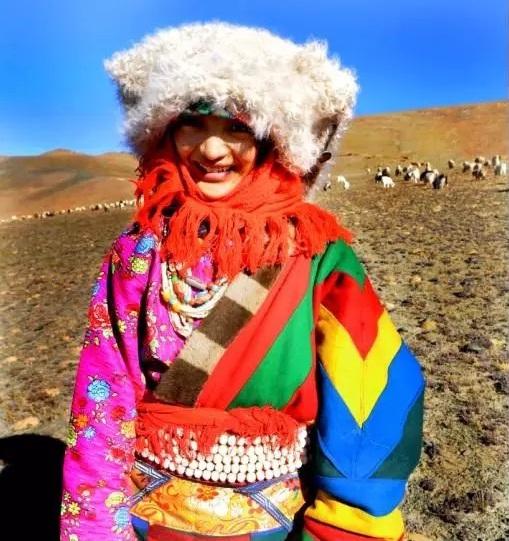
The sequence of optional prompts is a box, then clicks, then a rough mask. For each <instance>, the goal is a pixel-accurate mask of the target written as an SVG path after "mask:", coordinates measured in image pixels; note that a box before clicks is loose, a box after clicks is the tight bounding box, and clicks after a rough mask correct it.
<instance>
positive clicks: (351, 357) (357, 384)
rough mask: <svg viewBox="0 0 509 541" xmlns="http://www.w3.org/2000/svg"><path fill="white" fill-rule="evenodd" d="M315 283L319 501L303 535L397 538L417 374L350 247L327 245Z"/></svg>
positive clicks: (415, 452) (410, 463) (411, 455)
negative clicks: (316, 296)
mask: <svg viewBox="0 0 509 541" xmlns="http://www.w3.org/2000/svg"><path fill="white" fill-rule="evenodd" d="M318 282H321V283H318V284H317V287H316V291H317V292H318V294H319V296H318V299H317V306H319V308H318V318H317V319H318V321H317V333H316V335H317V350H316V351H317V357H318V368H317V370H318V380H319V389H320V408H319V414H318V418H317V423H316V428H317V430H316V453H315V457H314V462H313V473H314V478H315V484H316V488H317V495H316V498H315V500H314V503H313V505H311V506H310V507H309V508H308V509H307V510H306V513H305V517H304V532H303V536H302V539H304V540H306V541H329V540H331V541H332V540H334V541H340V540H344V541H347V540H348V541H355V540H361V539H370V540H373V539H379V540H381V539H383V540H399V539H402V537H403V534H404V525H403V520H402V516H401V512H400V510H399V506H400V504H401V502H402V500H403V498H404V495H405V489H406V485H407V480H408V477H409V475H410V473H411V472H412V471H413V469H414V468H415V467H416V465H417V463H418V461H419V456H420V450H421V443H422V413H423V394H424V386H425V382H424V378H423V374H422V370H421V368H420V366H419V363H418V361H417V360H416V358H415V357H414V355H413V354H412V352H411V351H410V349H409V348H408V346H407V345H405V343H404V342H403V340H402V338H401V336H400V334H399V333H398V331H397V329H396V328H395V326H394V324H393V323H392V321H391V319H390V317H389V314H388V313H387V310H386V309H385V308H384V306H383V305H382V303H381V302H380V300H379V298H378V296H377V294H376V292H375V290H374V289H373V286H372V285H371V282H370V280H369V278H368V277H367V276H366V274H365V272H364V269H363V267H362V265H361V264H360V262H359V260H358V258H357V257H356V255H355V253H354V251H353V250H352V248H351V247H350V246H348V245H347V244H345V243H343V242H339V243H336V244H334V245H331V247H330V248H329V250H328V252H327V253H326V254H325V257H324V258H323V260H322V263H321V269H320V270H319V273H318Z"/></svg>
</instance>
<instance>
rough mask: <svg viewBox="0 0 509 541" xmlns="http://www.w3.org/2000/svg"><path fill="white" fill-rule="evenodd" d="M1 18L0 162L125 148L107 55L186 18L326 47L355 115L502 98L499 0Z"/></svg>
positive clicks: (23, 2) (169, 1)
mask: <svg viewBox="0 0 509 541" xmlns="http://www.w3.org/2000/svg"><path fill="white" fill-rule="evenodd" d="M0 13H1V15H0V17H1V22H2V24H1V28H2V31H1V32H0V155H28V154H38V153H40V152H45V151H47V150H51V149H53V148H69V149H72V150H76V151H80V152H87V153H92V154H95V153H101V152H107V151H113V150H126V149H125V148H124V147H123V146H122V140H121V136H120V133H119V131H120V125H121V111H120V108H119V106H118V104H117V101H116V96H115V91H114V87H113V84H112V83H111V81H110V80H109V79H108V77H107V76H106V74H105V72H104V70H103V67H102V61H103V59H104V58H107V57H109V56H110V55H111V54H112V53H113V52H114V51H116V50H120V49H125V48H128V47H130V46H131V45H132V44H134V43H135V42H136V41H138V40H139V39H140V38H142V37H143V36H144V35H146V34H148V33H151V32H153V31H154V29H156V28H163V27H165V26H172V25H178V24H181V23H184V22H192V21H208V20H213V19H218V20H224V21H229V22H233V23H240V24H248V25H254V26H263V27H266V28H269V29H270V30H272V31H274V32H276V33H278V34H280V35H282V36H283V37H287V38H291V39H293V40H296V41H299V42H302V41H305V40H306V39H308V38H320V39H325V40H327V41H328V43H329V49H330V51H331V52H332V53H333V54H335V55H337V56H339V57H340V59H341V61H342V63H343V64H344V65H346V66H348V67H351V68H353V69H355V71H356V73H357V76H358V80H359V82H360V85H361V93H360V95H359V99H358V105H357V110H356V114H357V115H366V114H376V113H384V112H390V111H402V110H408V109H421V108H426V107H437V106H446V105H457V104H465V103H479V102H486V101H495V100H501V99H507V88H508V78H507V65H508V62H507V42H508V40H507V37H508V30H507V28H508V17H507V15H508V13H507V2H506V0H482V1H481V0H293V1H290V0H280V1H278V0H272V1H271V0H250V1H247V0H237V1H235V0H230V1H225V0H215V1H214V0H166V1H163V0H123V1H120V0H101V1H97V0H71V1H69V0H44V1H43V2H42V1H37V0H31V1H27V0H14V1H10V2H8V1H7V0H6V1H5V2H2V9H1V12H0Z"/></svg>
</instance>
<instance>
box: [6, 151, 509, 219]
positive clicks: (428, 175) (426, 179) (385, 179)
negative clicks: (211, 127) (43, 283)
mask: <svg viewBox="0 0 509 541" xmlns="http://www.w3.org/2000/svg"><path fill="white" fill-rule="evenodd" d="M447 164H448V167H449V169H454V168H455V167H456V163H455V161H454V160H448V162H447ZM422 167H423V169H422V170H421V168H422ZM488 169H493V173H494V174H495V175H497V176H505V175H507V163H506V162H505V161H503V160H502V156H500V154H497V155H495V156H493V157H492V158H491V160H487V159H485V158H484V157H483V156H477V157H476V158H475V159H474V160H473V161H464V162H463V164H462V172H463V173H471V174H472V176H473V177H474V178H475V179H477V180H481V179H484V178H486V174H487V170H488ZM366 173H368V175H369V174H371V168H369V167H368V168H367V169H366ZM394 175H395V176H397V177H400V176H403V179H404V180H406V181H409V182H414V183H416V184H417V183H422V184H426V185H429V186H431V187H432V188H434V189H436V190H440V189H442V188H445V187H446V186H447V183H448V176H447V175H446V174H445V173H441V172H440V171H439V170H438V169H433V168H432V167H431V164H430V162H423V163H421V162H412V163H411V164H410V165H408V166H402V165H401V164H398V165H397V166H396V168H395V170H394ZM374 180H375V183H376V184H379V185H381V186H382V187H383V188H393V187H394V186H395V182H394V180H393V179H392V177H391V168H390V167H389V166H388V165H386V166H378V167H377V171H376V173H375V176H374ZM335 181H336V182H337V183H338V184H339V185H340V186H341V187H342V188H343V189H345V190H348V189H349V188H350V182H349V181H348V180H347V179H346V178H345V177H344V176H343V175H337V176H336V177H335ZM331 188H332V178H331V177H329V180H328V181H327V182H326V183H325V185H324V187H323V189H324V190H326V191H327V190H330V189H331ZM135 205H136V200H135V199H129V200H123V199H121V200H120V201H114V202H113V203H95V204H92V205H89V206H88V207H86V206H81V207H74V208H68V209H63V210H59V211H54V210H45V211H43V212H35V213H34V214H25V215H23V216H16V215H13V216H11V217H10V218H4V219H2V220H0V223H5V222H14V221H18V220H29V219H32V218H50V217H52V216H56V215H58V214H72V213H74V212H83V211H85V210H92V211H97V210H102V211H104V212H109V211H110V210H111V209H115V208H124V207H134V206H135Z"/></svg>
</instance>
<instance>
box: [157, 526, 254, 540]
mask: <svg viewBox="0 0 509 541" xmlns="http://www.w3.org/2000/svg"><path fill="white" fill-rule="evenodd" d="M218 539H219V538H218V537H217V536H209V535H198V534H192V533H186V532H179V531H178V530H170V529H169V528H165V527H164V526H156V525H154V526H150V527H149V530H148V535H147V541H217V540H218ZM221 539H222V540H223V541H249V540H250V539H251V536H250V535H249V534H243V535H231V536H230V535H229V536H226V537H221Z"/></svg>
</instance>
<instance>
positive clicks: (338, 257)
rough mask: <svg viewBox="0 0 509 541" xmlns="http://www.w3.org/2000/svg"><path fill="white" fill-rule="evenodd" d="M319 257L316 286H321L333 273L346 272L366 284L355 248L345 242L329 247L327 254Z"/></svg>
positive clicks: (332, 244) (361, 283)
mask: <svg viewBox="0 0 509 541" xmlns="http://www.w3.org/2000/svg"><path fill="white" fill-rule="evenodd" d="M318 257H319V265H318V271H317V274H316V279H315V284H316V285H319V284H321V283H322V282H323V281H324V280H325V279H326V278H327V277H328V276H329V275H330V274H331V273H332V272H335V271H336V272H344V273H346V274H349V275H350V276H352V278H354V279H355V280H357V282H358V283H359V285H360V286H362V285H363V284H364V279H365V277H366V273H365V271H364V268H363V267H362V264H361V262H360V261H359V259H358V257H357V255H356V254H355V252H354V250H353V248H352V247H351V246H350V245H349V244H348V243H346V242H345V241H344V240H338V241H336V242H333V243H331V244H329V245H328V247H327V249H326V250H325V253H324V254H323V255H321V256H318Z"/></svg>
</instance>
